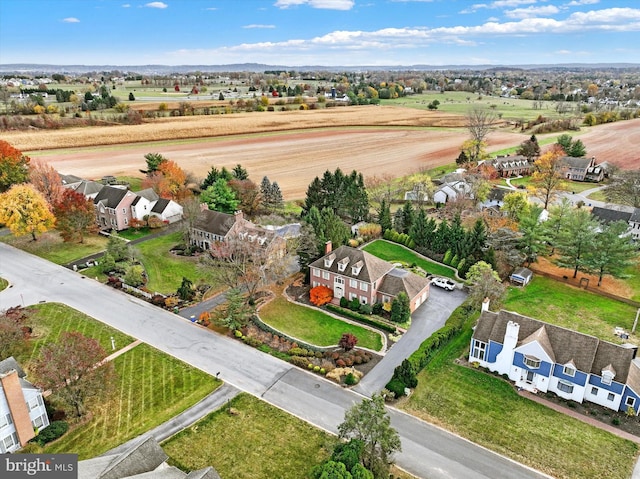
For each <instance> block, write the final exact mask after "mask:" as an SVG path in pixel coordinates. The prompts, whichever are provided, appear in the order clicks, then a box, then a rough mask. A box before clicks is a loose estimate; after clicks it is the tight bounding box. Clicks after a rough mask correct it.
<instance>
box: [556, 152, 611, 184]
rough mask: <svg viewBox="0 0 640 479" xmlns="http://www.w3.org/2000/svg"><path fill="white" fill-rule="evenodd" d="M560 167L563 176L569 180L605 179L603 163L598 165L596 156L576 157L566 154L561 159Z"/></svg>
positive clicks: (597, 181)
mask: <svg viewBox="0 0 640 479" xmlns="http://www.w3.org/2000/svg"><path fill="white" fill-rule="evenodd" d="M560 167H561V169H562V174H563V176H564V177H565V178H566V179H567V180H573V181H592V182H594V183H599V182H600V181H602V180H603V179H604V173H605V171H604V168H603V167H602V165H596V159H595V158H594V157H591V158H575V157H572V156H565V157H563V158H561V159H560Z"/></svg>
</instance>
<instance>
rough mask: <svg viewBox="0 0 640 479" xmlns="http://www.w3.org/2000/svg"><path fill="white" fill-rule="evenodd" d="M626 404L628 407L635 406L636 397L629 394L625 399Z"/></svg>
mask: <svg viewBox="0 0 640 479" xmlns="http://www.w3.org/2000/svg"><path fill="white" fill-rule="evenodd" d="M624 405H625V406H628V407H635V405H636V398H634V397H633V396H627V399H625V400H624Z"/></svg>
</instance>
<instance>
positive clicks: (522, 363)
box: [469, 303, 640, 414]
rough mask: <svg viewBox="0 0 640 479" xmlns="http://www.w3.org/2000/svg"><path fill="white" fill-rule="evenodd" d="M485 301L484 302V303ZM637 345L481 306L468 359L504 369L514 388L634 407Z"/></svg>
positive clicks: (639, 398) (637, 406) (639, 389)
mask: <svg viewBox="0 0 640 479" xmlns="http://www.w3.org/2000/svg"><path fill="white" fill-rule="evenodd" d="M486 304H487V303H485V305H486ZM637 350H638V348H637V346H635V345H631V344H622V345H618V344H613V343H609V342H607V341H602V340H600V339H598V338H596V337H594V336H589V335H587V334H582V333H579V332H577V331H572V330H570V329H566V328H562V327H559V326H555V325H552V324H548V323H545V322H543V321H539V320H536V319H533V318H529V317H527V316H522V315H520V314H517V313H512V312H509V311H499V312H497V313H494V312H491V311H489V310H488V306H487V307H483V311H482V314H481V315H480V318H479V319H478V323H477V325H476V327H475V328H474V332H473V336H472V338H471V347H470V353H469V361H470V362H477V363H478V364H479V365H480V366H482V367H486V368H488V369H489V370H491V371H494V372H497V373H499V374H506V375H507V376H508V377H509V379H510V380H511V381H513V382H514V383H515V385H516V386H517V387H519V388H523V389H526V390H528V391H532V392H537V391H541V392H547V391H550V392H553V393H555V394H557V395H558V396H560V397H562V398H565V399H570V400H573V401H577V402H583V401H590V402H593V403H596V404H599V405H601V406H604V407H607V408H609V409H612V410H614V411H624V412H627V410H628V408H629V407H632V408H634V412H635V413H636V414H637V413H638V411H639V410H640V359H636V353H637Z"/></svg>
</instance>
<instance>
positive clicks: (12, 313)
mask: <svg viewBox="0 0 640 479" xmlns="http://www.w3.org/2000/svg"><path fill="white" fill-rule="evenodd" d="M30 315H31V312H30V310H27V309H24V308H21V307H20V306H16V307H12V308H8V309H6V310H5V311H1V312H0V358H8V357H10V356H19V355H20V354H21V353H22V352H24V351H25V350H26V348H27V338H28V337H29V334H30V331H31V327H30V326H29V321H28V319H29V316H30Z"/></svg>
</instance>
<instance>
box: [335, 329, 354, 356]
mask: <svg viewBox="0 0 640 479" xmlns="http://www.w3.org/2000/svg"><path fill="white" fill-rule="evenodd" d="M356 344H358V338H356V336H355V335H354V334H351V333H344V334H343V335H342V337H341V338H340V340H339V341H338V346H340V347H341V348H342V349H343V351H345V352H346V351H351V350H352V349H353V348H355V347H356Z"/></svg>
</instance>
